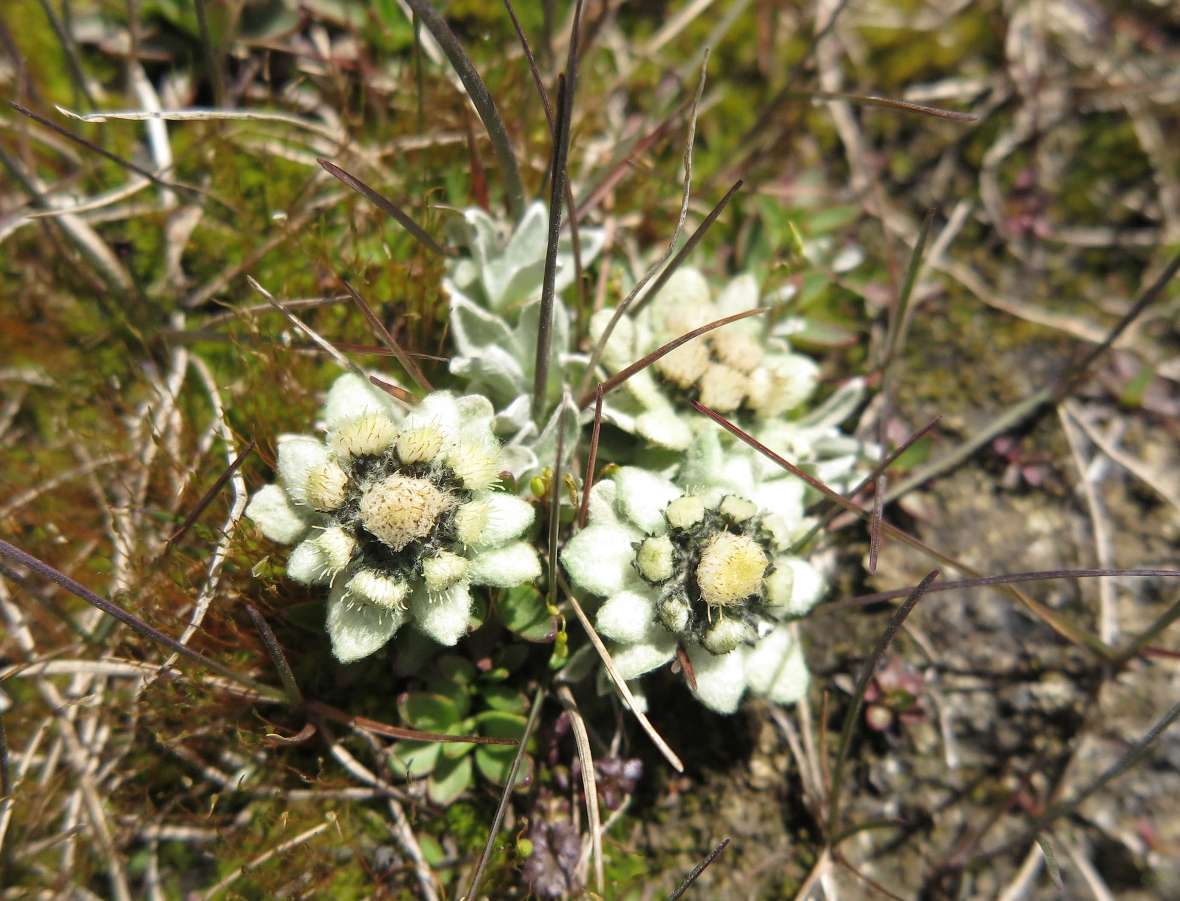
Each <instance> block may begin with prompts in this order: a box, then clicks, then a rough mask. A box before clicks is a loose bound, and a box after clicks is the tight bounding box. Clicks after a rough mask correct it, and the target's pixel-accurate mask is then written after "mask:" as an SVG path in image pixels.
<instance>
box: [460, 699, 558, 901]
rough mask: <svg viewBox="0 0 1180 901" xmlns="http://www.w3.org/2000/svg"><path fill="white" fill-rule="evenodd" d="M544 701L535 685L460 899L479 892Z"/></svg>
mask: <svg viewBox="0 0 1180 901" xmlns="http://www.w3.org/2000/svg"><path fill="white" fill-rule="evenodd" d="M544 702H545V686H543V685H541V686H538V687H537V691H536V694H534V695H533V707H532V710H530V711H529V718H528V721H527V722H525V724H524V732H523V733H522V734H521V736H520V744H519V745H518V746H517V748H516V756H515V757H513V758H512V766H510V767H509V768H508V778H507V779H506V780H505V781H504V793H503V794H502V795H500V803H499V805H498V806H497V807H496V815H495V816H494V817H493V818H492V828H491V829H490V830H489V832H488V840H487V843H486V844H485V845H484V848H483V852H482V853H481V854H480V855H479V863H477V864H476V866H475V872H474V873H473V874H472V875H471V882H470V883H469V884H468V886H467V891H466V892H464V893H463V894H462V895H460V896H459V897H460V901H463V899H468V901H474V899H475V897H476V895H477V893H478V892H479V885H480V883H481V882H482V881H483V875H484V871H485V870H487V866H488V861H490V860H491V859H492V850H493V849H494V848H495V847H496V836H497V835H499V834H500V826H501V825H503V823H504V813H505V811H507V810H508V800H509V799H510V798H511V797H512V791H513V789H514V788H516V773H517V771H518V770H519V769H520V762H521V760H523V759H524V754H525V748H526V747H527V746H528V743H529V737H530V736H531V735H532V734H533V730H534V729H536V727H537V720H538V719H539V718H540V714H541V707H542V705H543V704H544Z"/></svg>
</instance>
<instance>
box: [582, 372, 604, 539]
mask: <svg viewBox="0 0 1180 901" xmlns="http://www.w3.org/2000/svg"><path fill="white" fill-rule="evenodd" d="M602 393H603V392H602V385H599V386H598V387H597V388H596V389H595V390H594V426H593V428H592V429H591V430H590V452H589V453H588V454H587V455H586V470H585V472H583V473H582V505H581V506H580V507H579V508H578V528H579V529H581V528H585V526H586V517H587V516H588V515H589V513H590V489H591V488H593V487H594V468H595V467H596V466H597V465H598V439H599V435H600V433H601V432H602Z"/></svg>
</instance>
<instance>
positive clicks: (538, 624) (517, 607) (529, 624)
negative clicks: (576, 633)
mask: <svg viewBox="0 0 1180 901" xmlns="http://www.w3.org/2000/svg"><path fill="white" fill-rule="evenodd" d="M496 612H497V614H498V615H499V617H500V622H502V623H503V624H504V627H505V628H507V629H508V631H510V632H512V633H513V634H515V635H518V636H519V637H521V638H523V639H524V640H525V641H534V642H544V641H552V640H553V635H554V633H555V632H556V631H557V624H556V622H555V621H554V619H553V617H552V616H550V615H549V612H548V610H547V609H546V605H545V599H544V598H543V597H542V596H541V592H539V591H538V590H537V589H536V588H534V587H533V586H532V585H519V586H517V587H516V588H512V589H510V590H508V591H506V592H505V593H504V595H503V597H502V598H501V599H500V603H499V605H498V606H497V608H496Z"/></svg>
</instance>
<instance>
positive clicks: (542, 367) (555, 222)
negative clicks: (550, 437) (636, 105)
mask: <svg viewBox="0 0 1180 901" xmlns="http://www.w3.org/2000/svg"><path fill="white" fill-rule="evenodd" d="M568 88H569V85H568V84H567V82H566V80H565V78H564V76H562V77H559V78H558V81H557V131H556V133H555V134H554V136H553V157H552V165H551V166H550V169H549V187H550V190H549V236H548V244H547V245H546V248H545V272H544V276H543V277H542V280H541V309H540V313H539V319H538V321H537V355H536V362H535V364H534V368H533V421H534V422H539V421H540V419H541V417H542V415H543V414H544V411H545V395H546V394H547V391H548V387H549V350H550V347H551V345H552V342H553V305H554V303H556V300H557V291H556V283H557V245H558V242H559V241H560V238H561V205H562V201H563V200H564V198H565V190H564V187H563V186H564V185H565V158H566V154H567V152H568V151H569V129H570V111H571V107H572V106H573V96H572V92H571V91H570V90H568Z"/></svg>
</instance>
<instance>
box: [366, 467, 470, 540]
mask: <svg viewBox="0 0 1180 901" xmlns="http://www.w3.org/2000/svg"><path fill="white" fill-rule="evenodd" d="M454 505H455V499H454V498H453V497H452V496H451V495H450V494H449V493H448V492H446V491H442V490H440V489H439V488H438V487H437V486H435V484H434V483H433V482H430V481H428V480H427V479H416V478H410V477H409V476H402V475H392V476H389V477H388V478H385V479H382V480H381V481H380V482H377V483H376V484H374V485H373V486H371V487H370V488H369V489H368V490H367V491H365V493H364V495H363V496H362V497H361V504H360V514H361V522H363V523H364V525H365V528H366V529H368V530H369V531H370V532H372V533H373V534H374V535H376V536H377V537H378V538H379V539H381V541H383V542H384V543H385V544H386V545H388V546H389V548H390V549H391V550H394V551H400V550H401V549H402V548H403V547H405V546H406V545H407V544H409V543H410V542H411V541H414V540H416V539H419V538H425V537H426V536H427V535H429V534H430V530H431V529H433V528H434V524H435V523H436V522H438V518H439V517H440V516H442V514H443V513H445V512H446V511H447V510H449V509H451V507H453V506H454Z"/></svg>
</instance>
